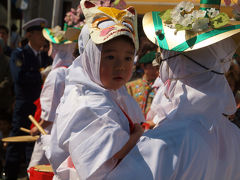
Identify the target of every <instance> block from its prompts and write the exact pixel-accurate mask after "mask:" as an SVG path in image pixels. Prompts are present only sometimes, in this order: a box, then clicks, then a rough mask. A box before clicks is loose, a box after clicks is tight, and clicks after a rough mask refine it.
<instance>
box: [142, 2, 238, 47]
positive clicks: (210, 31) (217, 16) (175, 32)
mask: <svg viewBox="0 0 240 180" xmlns="http://www.w3.org/2000/svg"><path fill="white" fill-rule="evenodd" d="M220 4H221V0H201V2H200V9H199V10H194V5H193V3H192V2H186V1H183V2H181V3H179V4H178V5H177V6H176V7H175V8H174V9H171V10H170V9H169V10H167V11H164V12H148V13H146V14H145V15H144V17H143V29H144V31H145V34H146V36H147V37H148V38H149V39H150V40H151V41H152V42H153V43H155V44H157V45H158V46H160V47H161V48H163V49H166V50H172V51H191V50H196V49H199V48H202V47H206V46H209V45H211V44H214V43H216V42H218V41H221V40H223V39H226V38H228V37H231V36H233V35H235V36H234V39H235V41H237V42H239V39H240V37H239V34H237V33H239V32H240V22H239V21H233V20H230V19H229V17H228V15H227V14H225V13H220V12H219V9H220ZM236 34H237V35H236Z"/></svg>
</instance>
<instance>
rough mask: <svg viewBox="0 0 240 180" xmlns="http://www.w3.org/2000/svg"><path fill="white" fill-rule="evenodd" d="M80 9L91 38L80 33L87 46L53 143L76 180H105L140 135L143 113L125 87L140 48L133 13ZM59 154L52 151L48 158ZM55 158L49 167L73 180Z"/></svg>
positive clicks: (73, 71) (73, 70) (72, 71)
mask: <svg viewBox="0 0 240 180" xmlns="http://www.w3.org/2000/svg"><path fill="white" fill-rule="evenodd" d="M81 7H82V9H83V13H84V16H85V17H86V22H87V25H86V26H88V28H89V32H90V35H89V34H88V33H87V32H83V31H82V33H81V35H82V36H83V37H87V40H85V41H84V42H83V44H84V46H83V47H84V50H83V53H82V54H81V55H80V56H79V57H78V58H77V59H76V60H75V61H74V62H73V64H72V65H71V66H70V67H69V70H68V75H67V79H66V88H65V91H64V96H63V98H62V99H61V102H60V104H59V106H58V109H57V115H56V119H55V122H54V125H53V128H55V129H56V134H55V135H54V136H53V135H52V137H51V138H52V142H54V141H56V139H57V141H58V145H59V147H60V148H62V150H63V151H64V152H65V153H66V154H67V155H68V156H69V157H70V158H71V159H70V158H68V159H67V160H69V159H70V160H72V162H73V164H72V166H71V167H73V166H74V167H75V170H76V172H77V174H78V177H79V178H80V179H103V178H104V177H105V176H106V175H107V174H108V173H109V172H110V171H111V170H112V169H113V168H114V167H115V166H117V164H118V163H119V162H120V161H121V159H123V158H124V156H125V155H126V154H127V153H128V152H129V151H130V150H131V149H132V147H133V146H134V145H135V144H136V143H137V141H138V139H139V137H140V136H141V135H142V133H143V130H142V127H141V126H140V124H139V123H140V122H142V121H144V117H143V115H142V113H141V109H140V108H139V106H138V105H137V103H136V102H135V101H134V100H133V98H132V97H131V96H130V95H129V94H128V93H127V91H126V88H125V86H124V85H125V83H126V82H127V81H128V80H129V79H130V76H131V74H132V67H133V61H134V54H135V52H136V49H137V48H138V39H137V30H136V12H135V10H134V8H132V7H130V8H128V9H125V10H118V9H115V8H110V7H98V6H96V5H95V4H93V3H92V2H91V1H86V0H84V1H81ZM99 14H100V15H101V16H99ZM57 153H58V152H57V151H56V150H55V147H54V146H52V147H51V154H53V155H54V154H55V155H56V154H57ZM58 158H60V159H61V158H62V156H61V154H60V155H59V156H58V157H56V156H55V159H53V161H52V162H51V164H52V167H53V169H54V171H55V173H57V176H58V178H59V179H74V178H71V177H72V176H71V175H69V171H68V172H66V171H67V170H69V168H66V169H65V170H66V171H64V172H63V171H61V170H63V169H61V166H60V167H58V164H56V162H54V160H56V159H58ZM70 162H71V161H70ZM70 164H71V163H70ZM56 168H58V169H56ZM73 169H74V168H73Z"/></svg>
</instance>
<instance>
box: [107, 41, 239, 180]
mask: <svg viewBox="0 0 240 180" xmlns="http://www.w3.org/2000/svg"><path fill="white" fill-rule="evenodd" d="M235 50H236V46H235V43H234V42H233V41H232V40H231V38H229V39H226V40H224V41H221V42H219V43H216V44H214V45H212V46H210V47H206V48H203V49H199V50H196V51H192V52H189V53H186V55H188V56H190V57H191V58H193V59H194V60H195V61H197V62H198V63H200V64H202V65H204V66H205V67H208V68H210V69H212V70H215V71H217V72H226V70H227V69H228V67H229V64H230V61H229V59H231V57H232V56H233V54H234V52H235ZM175 54H177V52H169V51H164V52H163V59H165V58H168V57H171V56H173V55H175ZM160 78H161V79H162V81H163V82H164V83H165V85H164V86H163V87H160V88H159V89H158V93H157V94H156V96H155V98H154V100H153V104H152V107H151V111H152V112H151V115H152V114H155V116H154V121H155V122H156V123H157V124H158V126H157V127H156V128H155V129H153V130H149V131H148V132H146V133H144V134H143V136H142V137H141V139H140V141H139V142H138V144H137V146H136V147H135V148H134V149H132V151H131V152H130V153H129V154H128V155H127V156H126V157H125V158H124V159H123V160H122V161H121V162H120V164H118V166H117V167H116V168H115V169H114V170H113V171H111V173H110V174H109V175H108V177H107V178H105V179H109V180H122V179H124V180H132V179H138V180H146V179H147V180H238V179H240V166H239V165H240V156H239V152H240V130H239V128H237V127H236V126H235V125H234V124H232V123H231V122H230V121H229V120H228V119H227V118H226V117H225V116H224V115H223V114H227V115H230V114H233V113H234V112H235V110H236V104H235V101H234V97H233V94H232V92H231V89H230V87H229V85H228V83H227V81H226V78H225V77H224V75H219V74H216V73H213V72H210V71H207V70H205V69H204V68H203V67H200V66H199V65H196V64H195V63H193V62H192V61H190V60H189V59H188V58H186V57H184V56H183V55H179V56H176V57H175V58H170V59H168V60H166V61H164V62H163V63H162V65H161V66H160Z"/></svg>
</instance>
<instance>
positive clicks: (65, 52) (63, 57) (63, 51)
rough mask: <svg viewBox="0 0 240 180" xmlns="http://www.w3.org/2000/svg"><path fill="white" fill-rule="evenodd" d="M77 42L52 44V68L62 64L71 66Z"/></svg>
mask: <svg viewBox="0 0 240 180" xmlns="http://www.w3.org/2000/svg"><path fill="white" fill-rule="evenodd" d="M75 47H76V43H70V44H52V55H51V56H52V57H53V63H52V69H55V68H58V67H60V66H66V67H68V66H70V65H71V64H72V62H73V60H74V57H73V52H74V50H75Z"/></svg>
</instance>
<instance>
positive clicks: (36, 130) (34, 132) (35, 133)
mask: <svg viewBox="0 0 240 180" xmlns="http://www.w3.org/2000/svg"><path fill="white" fill-rule="evenodd" d="M30 134H31V135H32V136H36V135H38V134H40V132H39V130H38V128H37V127H36V126H34V127H33V128H32V129H31V130H30Z"/></svg>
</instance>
